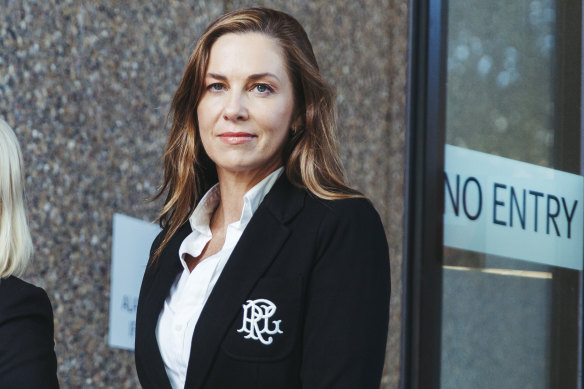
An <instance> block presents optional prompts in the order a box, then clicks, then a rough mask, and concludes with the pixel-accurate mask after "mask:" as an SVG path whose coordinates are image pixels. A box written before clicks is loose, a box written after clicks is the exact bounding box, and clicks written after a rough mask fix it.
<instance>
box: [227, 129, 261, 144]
mask: <svg viewBox="0 0 584 389" xmlns="http://www.w3.org/2000/svg"><path fill="white" fill-rule="evenodd" d="M255 137H256V136H255V135H254V134H251V133H249V132H224V133H222V134H219V139H221V141H223V142H225V143H227V144H230V145H239V144H242V143H247V142H251V141H252V140H253V139H254V138H255Z"/></svg>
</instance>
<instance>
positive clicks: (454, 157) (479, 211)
mask: <svg viewBox="0 0 584 389" xmlns="http://www.w3.org/2000/svg"><path fill="white" fill-rule="evenodd" d="M444 165H445V166H444V167H445V184H444V202H445V204H444V245H445V246H449V247H454V248H458V249H463V250H471V251H477V252H480V253H485V254H492V255H498V256H503V257H509V258H515V259H521V260H525V261H531V262H537V263H542V264H546V265H552V266H561V267H565V268H569V269H576V270H582V267H583V261H584V250H583V245H584V204H583V202H584V177H582V176H579V175H576V174H570V173H566V172H562V171H559V170H553V169H549V168H545V167H541V166H536V165H531V164H528V163H525V162H520V161H514V160H512V159H507V158H502V157H498V156H495V155H491V154H485V153H481V152H478V151H473V150H468V149H464V148H460V147H456V146H451V145H446V149H445V164H444Z"/></svg>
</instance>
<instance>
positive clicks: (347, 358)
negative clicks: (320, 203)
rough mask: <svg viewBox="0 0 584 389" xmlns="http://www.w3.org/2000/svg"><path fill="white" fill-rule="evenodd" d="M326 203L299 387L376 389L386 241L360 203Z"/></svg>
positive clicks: (383, 325)
mask: <svg viewBox="0 0 584 389" xmlns="http://www.w3.org/2000/svg"><path fill="white" fill-rule="evenodd" d="M333 203H334V204H335V205H331V208H332V210H331V212H330V213H329V215H328V216H327V217H326V218H325V220H324V221H323V222H322V225H321V227H320V232H319V237H318V239H319V243H318V244H319V248H318V250H317V251H318V252H317V262H316V265H315V266H314V268H313V270H312V273H311V276H310V279H309V281H308V282H309V284H308V293H307V304H306V316H305V321H304V334H303V357H302V368H301V379H302V387H303V388H305V389H316V388H335V389H343V388H347V389H349V388H351V389H353V388H361V389H369V388H371V389H378V388H379V385H380V381H381V375H382V371H383V362H384V358H385V347H386V341H387V331H388V322H389V297H390V276H389V252H388V246H387V240H386V237H385V233H384V229H383V226H382V224H381V221H380V219H379V215H378V214H377V212H376V211H375V209H374V208H373V207H372V205H371V204H370V203H369V202H368V201H367V200H364V199H352V200H337V201H334V202H333Z"/></svg>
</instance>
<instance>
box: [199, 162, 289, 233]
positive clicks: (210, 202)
mask: <svg viewBox="0 0 584 389" xmlns="http://www.w3.org/2000/svg"><path fill="white" fill-rule="evenodd" d="M283 172H284V167H283V166H282V167H280V168H278V169H276V170H274V171H273V172H272V173H270V174H269V175H268V176H267V177H265V178H264V179H263V180H261V181H260V182H258V183H257V184H256V185H255V186H254V187H253V188H251V189H250V190H248V191H247V192H246V193H245V195H243V209H242V210H241V217H240V219H239V220H238V221H237V222H235V223H232V225H233V226H234V227H235V228H245V226H246V225H247V223H249V221H250V220H251V217H252V216H253V214H254V213H255V211H256V210H257V209H258V207H259V206H260V204H261V202H262V201H263V200H264V197H266V195H267V194H268V192H269V191H270V189H272V187H273V186H274V184H275V183H276V181H277V180H278V178H279V177H280V176H281V175H282V173H283ZM220 199H221V191H220V189H219V184H215V185H214V186H213V187H212V188H211V189H209V190H208V191H207V193H205V195H204V196H203V198H202V199H201V201H200V202H199V204H198V205H197V207H196V208H195V210H194V212H193V214H192V215H191V217H190V218H189V222H190V224H191V228H192V229H193V231H198V232H200V233H202V234H205V235H207V234H208V235H209V236H211V229H210V228H209V224H210V221H211V216H213V212H215V209H216V208H217V206H218V205H219V200H220Z"/></svg>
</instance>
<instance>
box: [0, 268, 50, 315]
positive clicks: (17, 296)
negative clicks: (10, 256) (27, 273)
mask: <svg viewBox="0 0 584 389" xmlns="http://www.w3.org/2000/svg"><path fill="white" fill-rule="evenodd" d="M0 312H2V314H0V322H1V321H5V320H7V319H8V318H14V316H16V315H31V314H35V315H40V316H45V317H47V318H51V321H52V317H53V313H52V308H51V302H50V300H49V296H47V293H46V292H45V291H44V289H42V288H39V287H37V286H34V285H32V284H30V283H28V282H25V281H23V280H21V279H20V278H17V277H14V276H11V277H8V278H5V279H2V280H1V281H0Z"/></svg>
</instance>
